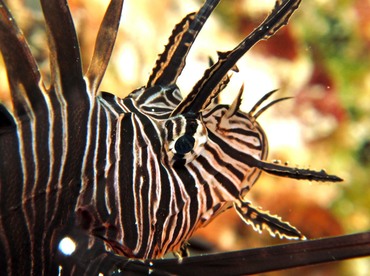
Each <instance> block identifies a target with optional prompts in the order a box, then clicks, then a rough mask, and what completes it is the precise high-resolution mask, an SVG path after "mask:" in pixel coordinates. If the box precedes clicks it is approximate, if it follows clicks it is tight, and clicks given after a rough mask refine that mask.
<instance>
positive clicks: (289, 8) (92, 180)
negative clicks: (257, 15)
mask: <svg viewBox="0 0 370 276" xmlns="http://www.w3.org/2000/svg"><path fill="white" fill-rule="evenodd" d="M40 2H41V6H42V11H43V14H44V17H45V22H46V26H47V35H48V44H49V48H50V53H51V54H50V67H51V84H50V86H49V87H46V86H45V85H44V82H43V79H42V77H41V75H40V73H39V69H38V66H37V64H36V61H35V59H34V57H33V56H32V54H31V52H30V49H29V47H28V45H27V43H26V39H25V37H24V35H23V34H22V32H21V30H20V29H19V28H18V26H17V24H16V22H15V20H14V19H13V17H12V15H11V13H10V11H9V10H8V8H7V7H6V5H5V3H4V0H0V47H1V52H2V55H3V58H4V61H5V65H6V68H7V74H8V80H9V87H10V92H11V101H12V109H10V108H6V107H5V106H4V105H0V153H1V158H0V181H1V182H0V267H1V270H2V271H1V273H2V274H4V275H5V274H8V275H25V274H32V275H45V274H47V275H57V274H63V275H70V274H74V275H83V274H85V275H97V274H99V273H101V274H109V273H119V271H126V272H127V271H131V272H134V273H140V272H143V273H147V272H148V271H150V265H146V264H147V263H145V262H141V261H137V260H138V259H139V260H147V259H155V258H161V257H162V256H163V255H164V254H166V253H167V252H175V253H177V254H178V255H179V256H180V257H185V256H186V244H187V241H188V240H189V238H190V237H191V236H192V234H193V233H194V231H195V230H196V229H197V228H199V227H201V226H204V225H205V224H206V223H207V222H208V221H209V220H211V219H212V218H213V217H215V216H217V215H218V214H219V213H221V212H222V211H224V210H226V209H229V208H231V207H234V209H235V210H236V212H237V213H238V214H239V215H240V216H241V218H242V219H243V220H245V221H246V222H247V223H248V224H251V225H252V226H253V227H254V228H255V229H258V230H262V229H267V230H268V231H269V232H270V233H271V234H272V235H278V236H280V237H288V238H295V239H302V238H303V235H302V234H301V233H300V232H299V231H298V230H297V229H295V228H294V227H293V226H291V225H289V223H286V222H283V221H281V220H280V219H278V218H277V217H275V216H272V215H269V213H267V212H266V213H265V212H262V211H260V210H259V209H257V208H255V207H253V205H252V204H251V203H250V202H248V201H246V200H245V198H244V195H245V194H246V192H248V191H249V190H250V188H251V187H252V186H253V184H254V183H255V182H256V181H257V179H258V177H259V175H260V173H261V171H265V172H267V173H270V174H273V175H278V176H282V177H290V178H295V179H307V180H314V181H340V180H341V179H340V178H338V177H336V176H333V175H328V174H326V173H325V172H324V171H312V170H306V169H299V168H291V167H288V166H282V165H279V164H274V163H268V162H266V161H265V160H266V157H267V151H268V145H267V139H266V136H265V134H264V132H263V130H262V128H261V126H260V125H259V124H258V122H257V117H258V116H259V115H260V114H261V113H262V112H263V111H265V110H266V109H267V108H268V107H270V106H271V105H273V104H275V103H276V102H278V101H280V100H283V99H279V100H275V101H272V102H271V103H269V104H268V105H266V106H265V107H264V108H260V105H261V104H262V103H263V102H264V101H265V100H266V99H267V98H268V97H269V96H270V95H271V94H272V93H273V92H271V93H268V94H267V95H266V96H264V97H263V98H262V99H261V100H260V101H259V102H257V104H256V105H255V106H254V108H252V110H251V111H249V112H243V111H241V110H240V109H239V107H240V103H241V99H242V92H243V90H242V89H241V90H240V92H239V94H238V95H237V97H236V98H235V100H234V102H233V103H232V104H231V105H224V104H218V101H217V99H218V96H219V94H220V92H221V91H222V90H223V89H224V88H225V86H226V85H227V83H228V81H229V75H228V73H229V72H230V70H232V69H233V68H234V67H235V63H236V62H237V61H238V59H239V58H241V57H242V56H243V55H244V54H245V53H246V52H247V51H248V50H249V49H250V48H251V47H252V46H253V45H255V44H256V43H257V42H258V41H260V40H262V39H267V38H269V37H270V36H272V35H274V34H275V33H276V31H277V30H278V29H279V28H280V27H282V26H283V25H285V24H286V23H287V21H288V19H289V18H290V16H291V15H292V14H293V12H294V11H295V10H296V9H297V8H298V5H299V3H300V1H299V0H281V1H277V2H276V4H275V7H274V9H273V10H272V12H271V14H270V15H269V16H268V17H267V18H266V19H265V20H264V21H263V22H262V24H261V25H260V26H259V27H257V28H256V29H255V30H254V31H253V32H252V33H251V34H250V35H249V36H247V37H245V39H244V40H243V41H242V42H241V43H240V44H239V45H238V46H236V47H235V48H234V49H232V50H231V51H228V52H224V53H219V58H218V60H217V62H215V63H214V64H212V65H211V66H210V67H209V68H208V69H207V70H206V71H205V73H204V75H203V77H202V78H201V79H200V80H199V81H198V82H197V83H196V85H195V86H194V88H193V89H192V91H190V93H189V94H188V95H187V96H185V97H184V98H183V97H182V96H181V94H180V91H179V88H178V87H177V86H176V81H177V78H178V77H179V75H180V74H181V72H182V70H183V68H184V66H185V59H186V56H187V54H188V52H189V50H190V48H191V46H192V44H193V42H194V41H195V39H196V37H197V35H198V33H199V32H200V30H201V29H202V27H203V25H204V23H205V22H206V20H207V18H208V17H209V16H210V14H211V13H212V11H213V10H214V9H215V7H216V6H217V4H218V2H219V0H206V1H205V3H204V4H203V6H202V7H201V8H200V10H199V11H198V12H196V13H191V14H189V15H187V16H186V17H185V18H184V19H183V20H182V21H181V22H180V23H178V24H177V25H176V27H175V28H174V30H173V32H172V34H171V36H170V38H169V43H168V45H167V46H166V47H165V50H164V52H163V53H162V54H161V55H160V56H159V58H158V60H157V62H156V64H155V66H154V69H153V71H152V74H151V75H150V77H149V80H148V82H147V84H146V85H145V86H143V87H141V88H139V89H137V90H135V91H133V92H132V93H131V94H129V95H128V96H127V97H126V98H124V99H121V98H119V97H116V96H114V95H113V94H110V93H105V92H104V93H98V89H99V85H100V83H101V81H102V78H103V75H104V73H105V71H106V68H107V64H108V61H109V58H110V56H111V53H112V49H113V46H114V43H115V39H116V35H117V29H118V26H119V21H120V17H121V10H122V5H123V0H111V1H110V4H109V6H108V8H107V11H106V14H105V16H104V19H103V22H102V24H101V27H100V30H99V32H98V36H97V40H96V45H95V50H94V54H93V57H92V60H91V63H90V66H89V68H88V70H87V72H86V73H84V72H83V71H82V67H81V56H80V52H79V44H78V38H77V36H76V32H75V28H74V25H73V22H72V18H71V14H70V11H69V8H68V4H67V2H66V0H53V1H50V0H41V1H40ZM66 241H69V242H71V243H72V245H73V246H72V247H73V251H72V252H69V253H66V252H64V251H63V250H62V249H61V245H62V243H64V242H66ZM152 272H153V273H154V272H155V270H153V271H152ZM162 272H163V273H165V272H164V271H162ZM178 273H181V270H179V271H178ZM116 275H118V274H116Z"/></svg>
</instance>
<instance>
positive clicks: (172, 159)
mask: <svg viewBox="0 0 370 276" xmlns="http://www.w3.org/2000/svg"><path fill="white" fill-rule="evenodd" d="M164 129H165V141H164V149H165V152H166V156H167V157H166V158H167V160H168V161H169V163H170V164H172V165H174V166H177V167H181V166H183V165H185V164H188V163H189V162H191V161H192V160H194V159H195V158H196V157H198V156H199V154H200V153H201V152H202V151H203V149H204V144H205V143H206V142H207V140H208V137H207V134H208V133H207V129H206V127H205V125H204V124H203V122H202V121H201V119H198V118H196V117H194V116H189V115H187V116H184V115H178V116H176V117H173V118H170V119H168V120H167V121H166V122H165V123H164Z"/></svg>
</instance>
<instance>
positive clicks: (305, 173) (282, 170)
mask: <svg viewBox="0 0 370 276" xmlns="http://www.w3.org/2000/svg"><path fill="white" fill-rule="evenodd" d="M256 161H257V164H256V165H255V167H257V168H259V169H261V170H263V171H265V172H267V173H270V174H273V175H277V176H284V177H289V178H294V179H306V180H310V181H319V182H341V181H343V179H342V178H340V177H338V176H336V175H330V174H327V173H326V172H325V170H321V171H314V170H309V169H299V168H291V167H287V166H281V165H279V164H273V163H267V162H264V161H260V160H256Z"/></svg>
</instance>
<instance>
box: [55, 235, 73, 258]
mask: <svg viewBox="0 0 370 276" xmlns="http://www.w3.org/2000/svg"><path fill="white" fill-rule="evenodd" d="M59 250H60V251H62V253H63V254H64V255H71V254H72V253H73V252H75V250H76V243H75V242H74V241H73V240H72V239H71V238H70V237H65V238H63V239H62V240H61V241H60V242H59Z"/></svg>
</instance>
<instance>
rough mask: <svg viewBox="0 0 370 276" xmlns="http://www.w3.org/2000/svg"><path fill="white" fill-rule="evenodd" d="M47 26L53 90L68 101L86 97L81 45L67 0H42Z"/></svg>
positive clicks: (71, 101)
mask: <svg viewBox="0 0 370 276" xmlns="http://www.w3.org/2000/svg"><path fill="white" fill-rule="evenodd" d="M41 7H42V10H43V14H44V17H45V22H46V26H47V34H48V38H49V39H48V42H49V48H50V53H51V54H50V63H51V73H52V76H51V77H52V84H51V85H52V87H53V88H54V89H55V90H54V89H52V90H53V91H55V92H56V93H57V94H60V95H61V96H63V97H64V98H65V99H66V101H67V102H68V103H70V104H71V103H73V102H76V100H77V99H79V98H84V97H85V96H86V84H85V80H84V78H83V73H82V64H81V55H80V46H79V43H78V39H77V35H76V30H75V28H74V24H73V20H72V17H71V13H70V11H69V7H68V3H67V1H66V0H53V1H50V0H41Z"/></svg>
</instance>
